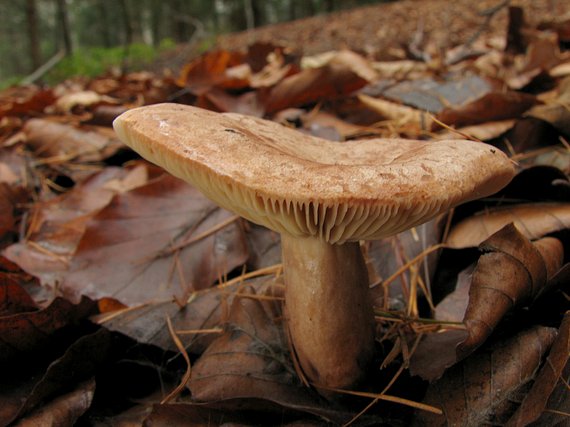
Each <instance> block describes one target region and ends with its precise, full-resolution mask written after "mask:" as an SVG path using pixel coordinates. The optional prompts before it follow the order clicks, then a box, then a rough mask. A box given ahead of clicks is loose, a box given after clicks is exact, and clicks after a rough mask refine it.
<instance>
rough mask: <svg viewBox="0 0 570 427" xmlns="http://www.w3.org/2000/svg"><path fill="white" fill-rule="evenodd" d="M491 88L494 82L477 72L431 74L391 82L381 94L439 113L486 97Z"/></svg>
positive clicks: (423, 109) (421, 109) (422, 109)
mask: <svg viewBox="0 0 570 427" xmlns="http://www.w3.org/2000/svg"><path fill="white" fill-rule="evenodd" d="M491 89H492V85H491V84H490V83H489V82H488V81H487V80H485V79H483V78H481V77H479V76H477V75H469V74H468V75H466V76H463V75H461V74H455V75H454V74H451V75H450V76H447V77H445V78H444V79H443V80H440V79H434V78H431V77H429V78H421V79H413V80H409V79H408V80H404V81H402V82H398V83H396V84H393V85H390V86H388V87H387V88H386V89H385V90H383V91H382V92H381V94H382V96H384V97H386V98H388V99H392V100H395V101H398V102H401V103H403V104H405V105H409V106H411V107H414V108H417V109H418V110H420V111H428V112H430V113H440V112H442V111H443V110H445V109H446V108H449V107H459V106H463V105H466V104H468V103H469V102H471V101H473V100H475V99H478V98H481V97H484V96H486V95H487V94H488V93H489V92H490V90H491ZM445 123H447V122H445ZM447 124H450V123H447Z"/></svg>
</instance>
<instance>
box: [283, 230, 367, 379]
mask: <svg viewBox="0 0 570 427" xmlns="http://www.w3.org/2000/svg"><path fill="white" fill-rule="evenodd" d="M281 245H282V250H283V274H284V280H285V308H286V313H287V324H288V328H289V333H290V337H291V341H292V344H293V347H294V348H295V352H296V354H297V358H298V360H299V364H300V366H301V369H302V370H303V372H304V374H305V375H306V376H307V378H308V379H309V381H310V382H311V383H313V384H314V385H316V386H318V385H322V386H325V387H328V388H341V389H342V388H344V389H346V388H350V387H353V386H355V385H356V384H357V383H358V382H359V381H361V380H362V379H363V378H364V375H365V373H366V369H367V368H368V366H369V364H370V362H371V361H372V357H373V355H374V334H375V327H374V313H373V310H372V304H371V303H370V295H369V287H368V283H369V282H368V272H367V269H366V264H365V262H364V257H363V256H362V252H361V250H360V245H359V244H358V242H348V243H345V244H342V245H336V244H335V245H331V244H329V243H326V242H324V241H322V240H320V239H319V238H316V237H293V236H291V235H287V234H286V233H283V234H282V235H281Z"/></svg>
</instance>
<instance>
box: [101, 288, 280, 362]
mask: <svg viewBox="0 0 570 427" xmlns="http://www.w3.org/2000/svg"><path fill="white" fill-rule="evenodd" d="M243 286H247V287H248V288H249V287H251V288H253V289H254V290H255V291H256V293H260V294H264V293H266V292H267V288H269V287H272V286H274V279H273V278H267V277H262V278H260V279H255V280H247V281H244V282H241V281H239V282H236V283H235V284H234V285H231V286H227V287H226V286H224V287H213V288H208V289H204V290H202V291H197V292H195V293H193V294H192V295H191V296H190V298H188V302H187V303H186V305H184V306H183V307H180V305H178V304H177V303H175V302H173V301H165V302H157V303H148V304H144V305H142V306H139V307H131V308H128V309H126V310H121V311H118V312H116V313H109V314H105V315H102V316H98V317H97V318H95V319H94V320H95V321H96V322H97V323H98V324H100V325H101V326H103V327H105V328H107V329H109V330H111V331H116V332H120V333H122V334H123V335H126V336H128V337H131V338H132V339H134V340H135V341H137V342H139V343H143V344H151V345H155V346H157V347H160V348H162V349H164V350H170V351H176V350H177V349H176V347H175V345H174V343H173V341H172V337H171V336H170V334H169V332H168V330H167V328H166V321H165V319H166V318H167V317H168V318H169V319H171V321H172V325H173V327H174V329H175V330H176V332H177V333H178V335H179V338H180V340H181V342H182V343H183V345H184V348H185V349H186V350H187V351H188V352H189V353H192V354H201V353H203V352H204V350H205V349H206V348H207V347H208V346H209V345H210V343H211V342H212V341H213V340H215V339H216V338H218V337H219V336H220V334H221V333H222V332H223V330H222V329H220V328H221V327H222V326H223V324H224V322H225V321H226V320H227V316H228V309H229V307H230V305H231V304H232V301H233V300H234V298H235V297H236V294H237V293H239V291H240V289H241V288H242V287H243Z"/></svg>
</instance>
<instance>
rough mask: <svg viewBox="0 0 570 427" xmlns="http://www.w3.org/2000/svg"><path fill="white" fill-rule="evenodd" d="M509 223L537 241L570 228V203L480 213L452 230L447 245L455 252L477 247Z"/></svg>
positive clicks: (515, 207) (531, 204) (500, 209)
mask: <svg viewBox="0 0 570 427" xmlns="http://www.w3.org/2000/svg"><path fill="white" fill-rule="evenodd" d="M510 223H513V224H514V225H515V226H516V227H517V229H518V230H520V232H521V233H522V234H523V235H524V236H525V237H527V238H528V239H538V238H540V237H542V236H544V235H546V234H549V233H552V232H555V231H558V230H562V229H566V228H570V203H528V204H519V205H514V206H505V207H499V208H495V209H490V210H488V211H484V212H478V213H476V214H475V215H472V216H470V217H467V218H466V219H465V220H463V221H461V222H459V223H458V224H456V225H455V226H454V227H453V228H452V230H451V232H450V233H449V235H448V238H447V241H446V245H448V246H449V247H451V248H456V249H459V248H467V247H472V246H478V245H479V244H480V243H481V242H483V241H484V240H485V239H487V238H488V237H489V236H491V235H492V234H494V233H496V232H497V231H499V230H500V229H501V228H503V227H504V226H505V225H507V224H510Z"/></svg>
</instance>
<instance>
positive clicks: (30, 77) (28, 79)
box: [20, 49, 65, 86]
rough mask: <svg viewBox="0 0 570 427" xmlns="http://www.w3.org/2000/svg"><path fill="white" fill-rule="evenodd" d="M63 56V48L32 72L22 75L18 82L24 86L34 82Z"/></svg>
mask: <svg viewBox="0 0 570 427" xmlns="http://www.w3.org/2000/svg"><path fill="white" fill-rule="evenodd" d="M63 58H65V50H63V49H62V50H60V51H58V52H57V53H56V54H55V55H54V56H52V57H51V58H50V59H49V60H48V61H47V62H46V63H45V64H43V65H42V66H41V67H40V68H38V69H37V70H36V71H34V72H33V73H32V74H30V75H28V76H26V77H24V78H23V79H22V80H20V84H21V85H23V86H25V85H29V84H32V83H34V82H35V81H36V80H38V79H40V78H41V77H42V76H43V75H44V74H46V73H47V72H48V71H50V70H51V69H52V68H53V67H55V66H56V65H57V64H59V62H60V61H61V60H62V59H63Z"/></svg>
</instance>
